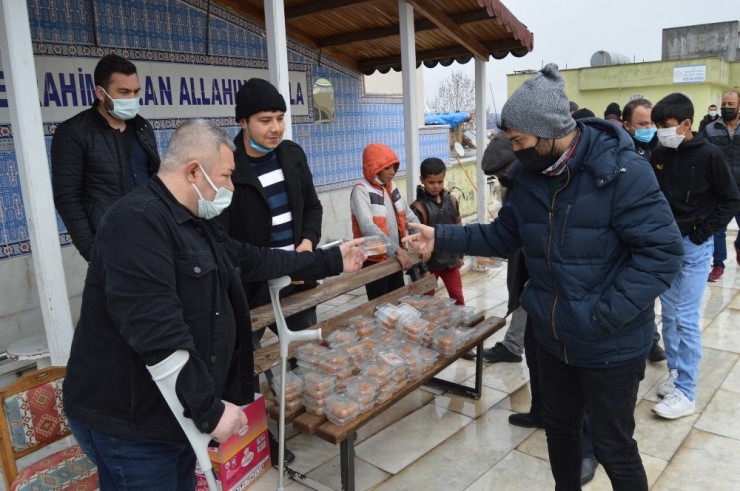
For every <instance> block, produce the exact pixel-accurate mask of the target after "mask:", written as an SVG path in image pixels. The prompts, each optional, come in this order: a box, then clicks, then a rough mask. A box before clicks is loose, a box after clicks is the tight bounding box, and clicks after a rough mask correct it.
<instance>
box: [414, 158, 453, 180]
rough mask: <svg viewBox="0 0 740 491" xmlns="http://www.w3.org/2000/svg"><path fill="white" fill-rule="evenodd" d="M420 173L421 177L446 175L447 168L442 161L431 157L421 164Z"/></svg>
mask: <svg viewBox="0 0 740 491" xmlns="http://www.w3.org/2000/svg"><path fill="white" fill-rule="evenodd" d="M419 171H420V173H421V177H427V176H429V175H432V174H444V173H445V172H447V166H446V165H445V163H444V162H442V159H438V158H437V157H429V158H427V159H424V160H423V161H422V162H421V167H420V168H419Z"/></svg>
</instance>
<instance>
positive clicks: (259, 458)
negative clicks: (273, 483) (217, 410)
mask: <svg viewBox="0 0 740 491" xmlns="http://www.w3.org/2000/svg"><path fill="white" fill-rule="evenodd" d="M243 411H244V414H246V415H247V426H246V427H245V428H243V429H242V431H240V432H239V434H237V435H233V436H232V437H231V438H229V439H228V440H226V441H225V442H223V443H221V444H220V445H219V446H218V447H209V448H208V454H209V456H210V457H211V463H212V465H213V473H214V474H215V475H216V480H217V482H218V486H219V489H221V491H237V490H244V489H249V488H250V487H251V485H252V484H254V482H255V481H257V480H258V479H259V478H260V477H261V476H262V475H263V474H264V473H265V472H267V470H268V469H269V468H270V465H271V464H270V442H269V439H268V437H267V413H266V412H265V398H264V397H263V396H262V394H255V395H254V402H253V403H251V404H249V405H247V406H244V408H243ZM195 475H196V487H195V489H196V491H208V483H207V482H206V478H205V476H204V475H203V474H202V472H200V470H199V469H196V471H195Z"/></svg>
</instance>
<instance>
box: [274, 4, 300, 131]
mask: <svg viewBox="0 0 740 491" xmlns="http://www.w3.org/2000/svg"><path fill="white" fill-rule="evenodd" d="M265 31H266V33H267V63H268V65H269V72H270V83H272V85H274V86H275V87H277V89H278V91H279V92H280V93H281V94H283V97H284V98H285V106H286V111H285V139H287V140H292V139H293V124H292V120H291V111H290V87H289V85H288V84H289V74H288V38H287V34H286V29H285V4H284V3H283V0H265ZM308 83H309V85H310V84H311V83H312V81H311V80H309V81H308Z"/></svg>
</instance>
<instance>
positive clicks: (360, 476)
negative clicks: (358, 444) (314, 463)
mask: <svg viewBox="0 0 740 491" xmlns="http://www.w3.org/2000/svg"><path fill="white" fill-rule="evenodd" d="M340 465H341V464H340V458H339V456H337V457H334V458H333V459H331V460H330V461H329V462H327V463H325V464H324V465H322V466H321V467H319V468H318V469H316V470H313V471H311V472H309V473H308V477H309V478H311V479H313V480H314V481H317V482H319V483H321V484H323V485H324V486H328V487H329V488H331V489H342V471H341V467H340ZM388 477H389V474H388V473H387V472H383V471H382V470H381V469H378V468H377V467H375V466H374V465H372V464H369V463H367V462H365V461H364V460H362V459H360V458H357V457H355V488H356V489H371V488H373V487H374V486H376V485H377V484H379V483H382V482H383V481H385V480H386V479H388Z"/></svg>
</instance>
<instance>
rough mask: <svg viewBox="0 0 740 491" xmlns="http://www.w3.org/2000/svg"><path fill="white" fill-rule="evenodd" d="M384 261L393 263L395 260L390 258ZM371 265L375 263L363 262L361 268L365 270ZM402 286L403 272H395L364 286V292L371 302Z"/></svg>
mask: <svg viewBox="0 0 740 491" xmlns="http://www.w3.org/2000/svg"><path fill="white" fill-rule="evenodd" d="M386 261H395V259H393V258H390V259H386ZM373 264H377V263H375V262H373V261H365V262H364V263H363V265H362V267H363V268H366V267H368V266H372V265H373ZM403 285H405V283H404V281H403V271H396V272H395V273H393V274H390V275H388V276H386V277H384V278H380V279H377V280H375V281H371V282H370V283H368V284H366V285H365V291H366V292H367V299H368V300H372V299H374V298H378V297H382V296H383V295H385V294H386V293H388V292H392V291H393V290H397V289H399V288H401V287H402V286H403Z"/></svg>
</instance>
